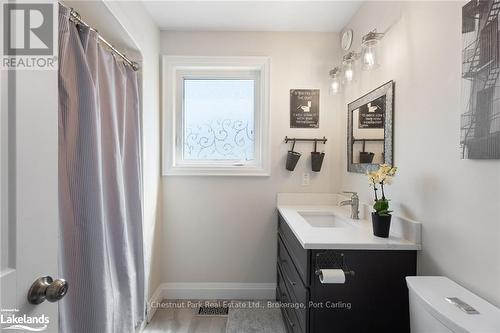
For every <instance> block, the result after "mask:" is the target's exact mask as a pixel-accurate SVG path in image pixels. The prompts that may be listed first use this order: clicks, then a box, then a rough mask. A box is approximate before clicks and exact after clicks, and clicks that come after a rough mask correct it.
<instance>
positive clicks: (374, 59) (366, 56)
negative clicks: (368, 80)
mask: <svg viewBox="0 0 500 333" xmlns="http://www.w3.org/2000/svg"><path fill="white" fill-rule="evenodd" d="M379 52H380V50H379V40H378V39H373V40H368V41H366V42H364V43H363V45H362V49H361V62H362V66H361V68H362V69H363V70H365V71H369V70H372V69H376V68H378V67H379V66H380V64H379Z"/></svg>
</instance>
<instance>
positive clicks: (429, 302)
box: [406, 276, 500, 333]
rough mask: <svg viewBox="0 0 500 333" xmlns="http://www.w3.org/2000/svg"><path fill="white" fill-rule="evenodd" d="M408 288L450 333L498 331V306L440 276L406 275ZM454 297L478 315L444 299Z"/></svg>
mask: <svg viewBox="0 0 500 333" xmlns="http://www.w3.org/2000/svg"><path fill="white" fill-rule="evenodd" d="M406 284H407V285H408V289H409V290H410V291H411V292H413V293H414V294H415V295H416V296H417V300H418V301H420V303H421V304H422V305H423V306H424V307H425V309H426V310H427V311H428V312H429V313H430V314H431V315H432V316H434V317H435V318H436V319H438V320H439V321H440V322H441V323H443V325H445V326H447V327H448V328H450V329H451V330H452V331H454V332H467V333H498V332H500V309H498V308H497V307H495V306H493V305H492V304H490V303H488V302H487V301H485V300H484V299H482V298H480V297H479V296H477V295H474V294H473V293H471V292H470V291H468V290H467V289H465V288H463V287H462V286H460V285H458V284H457V283H455V282H453V281H452V280H450V279H448V278H446V277H443V276H408V277H406ZM447 297H458V298H459V299H460V300H462V301H464V302H465V303H467V304H469V305H471V306H472V307H473V308H475V309H476V310H477V311H478V312H479V314H467V313H465V312H464V311H462V310H461V309H459V308H458V307H457V306H456V305H454V304H452V303H450V302H449V301H447V300H446V298H447Z"/></svg>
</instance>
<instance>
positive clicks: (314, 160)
mask: <svg viewBox="0 0 500 333" xmlns="http://www.w3.org/2000/svg"><path fill="white" fill-rule="evenodd" d="M324 158H325V153H320V152H315V151H313V152H311V169H312V171H314V172H320V171H321V165H322V164H323V159H324Z"/></svg>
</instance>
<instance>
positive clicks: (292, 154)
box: [286, 150, 302, 171]
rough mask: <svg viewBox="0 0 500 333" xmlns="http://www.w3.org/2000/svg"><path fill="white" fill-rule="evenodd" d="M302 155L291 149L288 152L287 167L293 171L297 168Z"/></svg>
mask: <svg viewBox="0 0 500 333" xmlns="http://www.w3.org/2000/svg"><path fill="white" fill-rule="evenodd" d="M300 155H302V154H301V153H299V152H296V151H292V150H289V151H288V154H287V156H286V169H287V170H288V171H293V170H294V169H295V166H296V165H297V162H298V161H299V158H300Z"/></svg>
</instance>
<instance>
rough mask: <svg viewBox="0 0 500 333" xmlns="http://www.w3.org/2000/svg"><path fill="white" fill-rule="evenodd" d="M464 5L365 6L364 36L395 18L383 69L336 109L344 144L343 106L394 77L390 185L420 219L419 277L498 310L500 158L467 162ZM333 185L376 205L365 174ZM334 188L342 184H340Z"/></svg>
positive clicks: (344, 176)
mask: <svg viewBox="0 0 500 333" xmlns="http://www.w3.org/2000/svg"><path fill="white" fill-rule="evenodd" d="M462 5H463V3H462V2H420V3H419V2H407V3H401V2H399V3H398V2H367V3H365V4H364V5H363V6H362V7H361V8H360V10H359V11H358V13H357V14H356V15H355V16H354V17H353V19H352V20H351V22H350V23H349V24H348V25H347V27H348V28H351V29H353V30H354V33H355V43H354V44H355V45H354V47H355V48H357V49H359V45H360V38H361V35H363V34H365V33H367V32H368V31H370V30H372V29H373V28H377V29H378V31H379V32H381V31H384V30H385V29H386V28H387V27H389V26H390V25H392V24H394V25H393V27H392V28H391V29H390V30H389V32H388V33H387V35H386V37H385V38H384V40H383V50H384V51H383V57H382V67H381V68H380V69H378V70H376V71H373V72H369V73H363V74H362V77H361V78H360V79H359V81H358V82H357V83H356V84H354V85H353V86H352V87H349V88H348V89H347V90H346V92H345V96H344V97H339V98H341V100H342V101H343V105H344V108H343V110H342V112H341V113H340V115H339V118H338V120H339V122H338V123H339V124H341V125H340V128H339V130H340V133H341V135H340V136H338V139H339V140H341V141H342V145H341V146H342V147H345V135H344V134H345V128H346V112H347V111H346V105H347V103H349V102H351V101H353V100H355V99H356V98H357V97H359V96H361V95H363V94H365V93H366V92H368V91H370V90H372V89H374V88H376V87H378V86H379V85H381V84H383V83H385V82H387V81H388V80H395V82H396V89H395V92H396V93H395V100H396V102H395V123H394V126H395V128H394V133H395V136H394V143H395V153H394V156H395V165H397V166H398V167H399V174H398V175H397V177H396V180H395V182H394V185H393V186H391V187H390V188H389V190H388V193H389V196H390V198H391V199H392V204H393V207H394V209H395V211H396V212H397V213H399V214H402V215H405V216H407V217H410V218H412V219H415V220H417V221H420V222H422V223H423V229H422V231H423V250H422V251H421V253H420V255H419V256H418V272H419V274H421V275H446V276H448V277H450V278H451V279H453V280H455V281H456V282H458V283H460V284H462V285H463V286H465V287H466V288H468V289H470V290H472V291H473V292H475V293H477V294H479V295H480V296H482V297H484V298H486V299H487V300H489V301H490V302H492V303H494V304H496V305H497V306H500V283H499V281H500V161H498V160H497V161H493V160H491V161H479V160H461V159H460V150H459V140H460V113H461V110H460V106H461V96H460V82H461V50H462V45H461V6H462ZM345 155H346V154H345V148H343V150H342V159H341V161H340V164H341V165H340V167H341V172H340V174H339V176H340V179H339V182H338V183H334V185H335V188H336V189H350V190H357V191H359V192H360V193H361V198H362V199H363V200H364V201H366V202H370V201H371V200H373V199H372V192H371V191H370V189H369V188H368V183H367V181H366V177H365V176H363V175H359V174H351V173H347V172H346V168H345V163H346V160H345V159H346V156H345ZM337 185H338V186H337Z"/></svg>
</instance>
